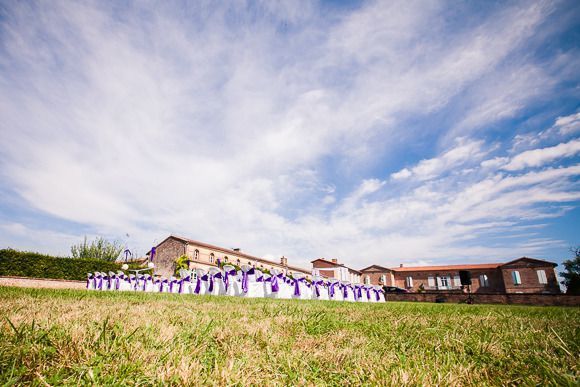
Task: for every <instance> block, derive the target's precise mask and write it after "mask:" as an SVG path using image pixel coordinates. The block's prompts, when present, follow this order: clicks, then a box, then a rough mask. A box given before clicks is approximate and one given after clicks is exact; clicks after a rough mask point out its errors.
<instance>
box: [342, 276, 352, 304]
mask: <svg viewBox="0 0 580 387" xmlns="http://www.w3.org/2000/svg"><path fill="white" fill-rule="evenodd" d="M341 288H342V297H343V301H348V302H355V298H354V288H353V287H352V284H351V283H350V282H348V281H342V282H341Z"/></svg>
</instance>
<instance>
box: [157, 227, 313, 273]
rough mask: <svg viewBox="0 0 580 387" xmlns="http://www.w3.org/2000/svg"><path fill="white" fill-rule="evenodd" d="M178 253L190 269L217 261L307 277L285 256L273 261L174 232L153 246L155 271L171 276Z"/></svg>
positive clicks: (214, 263) (307, 271) (205, 268)
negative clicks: (186, 260) (186, 259)
mask: <svg viewBox="0 0 580 387" xmlns="http://www.w3.org/2000/svg"><path fill="white" fill-rule="evenodd" d="M150 253H151V252H149V253H147V255H150ZM182 255H186V256H187V257H188V258H189V268H190V269H198V268H200V269H204V270H207V269H209V268H210V267H217V266H218V261H219V263H221V264H222V265H223V264H228V263H229V264H234V265H237V266H242V265H249V266H252V267H255V268H257V269H267V270H272V269H278V270H281V271H283V272H285V273H293V272H298V273H302V274H304V276H305V277H306V278H311V272H310V271H309V270H307V269H304V268H300V267H296V266H290V265H288V259H287V258H286V257H281V258H280V261H279V262H274V261H270V260H267V259H264V258H259V257H255V256H252V255H249V254H246V253H243V252H242V251H241V250H240V249H228V248H225V247H219V246H214V245H211V244H208V243H204V242H199V241H196V240H193V239H189V238H183V237H180V236H175V235H170V236H168V237H167V238H165V239H164V240H163V241H162V242H161V243H159V244H158V245H157V246H156V247H155V255H154V257H153V261H154V263H155V274H159V275H162V276H166V277H167V276H171V275H173V273H174V271H175V266H176V264H175V260H176V259H177V258H178V257H180V256H182Z"/></svg>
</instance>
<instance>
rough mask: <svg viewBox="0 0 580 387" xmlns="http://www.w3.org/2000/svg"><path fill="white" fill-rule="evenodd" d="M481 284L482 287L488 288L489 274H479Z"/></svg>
mask: <svg viewBox="0 0 580 387" xmlns="http://www.w3.org/2000/svg"><path fill="white" fill-rule="evenodd" d="M479 286H480V287H482V288H487V287H488V286H489V278H487V275H485V274H482V275H480V276H479Z"/></svg>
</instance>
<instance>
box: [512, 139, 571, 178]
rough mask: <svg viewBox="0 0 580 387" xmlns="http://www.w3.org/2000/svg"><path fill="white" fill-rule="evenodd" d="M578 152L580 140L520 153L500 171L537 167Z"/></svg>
mask: <svg viewBox="0 0 580 387" xmlns="http://www.w3.org/2000/svg"><path fill="white" fill-rule="evenodd" d="M579 152H580V140H572V141H569V142H566V143H562V144H558V145H556V146H552V147H547V148H540V149H534V150H530V151H526V152H523V153H520V154H518V155H516V156H515V157H513V158H512V159H511V161H510V162H509V163H508V164H506V165H504V166H503V167H502V169H505V170H507V171H517V170H520V169H524V168H528V167H539V166H542V165H545V164H547V163H549V162H552V161H554V160H557V159H561V158H565V157H572V156H574V155H575V154H577V153H579Z"/></svg>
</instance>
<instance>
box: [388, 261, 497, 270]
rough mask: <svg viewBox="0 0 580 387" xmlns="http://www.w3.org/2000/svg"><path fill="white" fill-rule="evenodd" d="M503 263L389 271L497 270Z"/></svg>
mask: <svg viewBox="0 0 580 387" xmlns="http://www.w3.org/2000/svg"><path fill="white" fill-rule="evenodd" d="M501 265H503V263H472V264H466V265H441V266H414V267H413V266H403V267H393V268H391V270H393V271H397V272H403V271H437V270H478V269H497V268H498V267H500V266H501Z"/></svg>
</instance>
